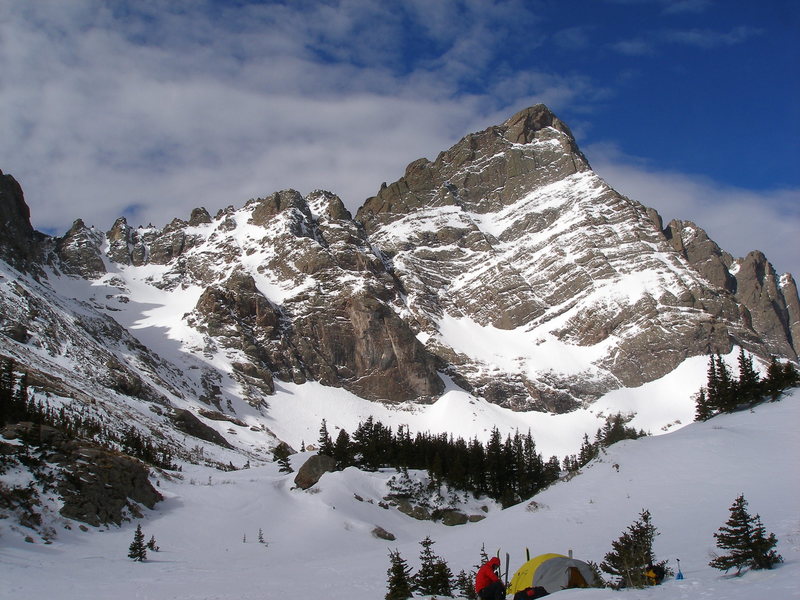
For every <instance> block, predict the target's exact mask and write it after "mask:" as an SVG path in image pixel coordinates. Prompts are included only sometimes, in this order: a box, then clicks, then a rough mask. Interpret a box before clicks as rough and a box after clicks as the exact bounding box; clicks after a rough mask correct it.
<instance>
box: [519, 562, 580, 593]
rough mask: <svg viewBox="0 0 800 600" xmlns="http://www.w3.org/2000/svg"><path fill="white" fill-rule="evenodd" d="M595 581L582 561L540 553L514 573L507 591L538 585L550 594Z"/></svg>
mask: <svg viewBox="0 0 800 600" xmlns="http://www.w3.org/2000/svg"><path fill="white" fill-rule="evenodd" d="M570 554H572V553H571V552H570ZM595 583H596V581H595V575H594V573H593V572H592V569H591V568H590V567H589V565H588V564H587V563H585V562H584V561H582V560H577V559H574V558H572V557H569V556H564V555H563V554H541V555H539V556H537V557H535V558H532V559H530V560H529V561H528V562H526V563H525V564H524V565H522V566H521V567H520V568H519V569H518V570H517V572H516V573H514V577H512V578H511V583H510V584H509V590H508V592H509V593H510V594H516V593H517V592H519V591H520V590H524V589H525V588H528V587H536V586H540V587H543V588H544V589H545V590H547V593H548V594H552V593H553V592H558V591H560V590H565V589H570V588H585V587H592V586H593V585H594V584H595Z"/></svg>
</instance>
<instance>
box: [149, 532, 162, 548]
mask: <svg viewBox="0 0 800 600" xmlns="http://www.w3.org/2000/svg"><path fill="white" fill-rule="evenodd" d="M147 549H148V550H152V551H153V552H158V551H159V550H161V548H159V547H158V544H156V536H154V535H151V536H150V539H149V540H148V541H147Z"/></svg>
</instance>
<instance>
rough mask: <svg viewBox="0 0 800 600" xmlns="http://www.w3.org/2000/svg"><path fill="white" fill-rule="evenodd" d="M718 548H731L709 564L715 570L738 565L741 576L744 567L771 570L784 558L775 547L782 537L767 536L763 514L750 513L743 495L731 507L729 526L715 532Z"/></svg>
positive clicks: (726, 524) (737, 572)
mask: <svg viewBox="0 0 800 600" xmlns="http://www.w3.org/2000/svg"><path fill="white" fill-rule="evenodd" d="M714 537H715V538H716V540H717V547H718V548H721V549H723V550H728V553H727V554H723V555H722V556H716V557H714V559H713V560H711V562H709V563H708V564H709V565H710V566H712V567H714V568H715V569H719V570H721V571H728V570H729V569H732V568H736V574H737V575H739V574H740V573H741V572H742V569H743V568H744V567H751V568H753V569H771V568H772V566H773V565H775V564H777V563H779V562H782V561H783V558H782V557H781V556H780V555H779V554H777V553H776V552H775V551H774V550H773V548H774V547H775V546H776V545H777V543H778V540H777V538H776V537H775V534H773V533H770V534H769V535H766V532H765V529H764V526H763V525H762V523H761V517H759V516H758V515H756V516H755V517H752V516H751V515H750V513H748V512H747V500H745V499H744V494H740V495H739V496H738V497H737V498H736V500H734V501H733V504H732V505H731V507H730V516H729V517H728V520H727V521H726V523H725V525H723V526H722V527H720V528H719V530H718V531H717V533H715V534H714Z"/></svg>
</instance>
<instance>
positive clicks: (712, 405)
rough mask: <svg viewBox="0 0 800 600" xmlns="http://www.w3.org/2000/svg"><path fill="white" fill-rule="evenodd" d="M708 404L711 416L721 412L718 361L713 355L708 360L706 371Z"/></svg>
mask: <svg viewBox="0 0 800 600" xmlns="http://www.w3.org/2000/svg"><path fill="white" fill-rule="evenodd" d="M706 402H707V406H708V412H709V413H710V415H715V414H716V413H718V412H719V410H720V399H719V376H718V375H717V359H716V357H715V356H713V355H712V356H710V357H709V358H708V370H707V371H706Z"/></svg>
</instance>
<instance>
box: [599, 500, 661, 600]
mask: <svg viewBox="0 0 800 600" xmlns="http://www.w3.org/2000/svg"><path fill="white" fill-rule="evenodd" d="M657 535H660V534H659V533H658V532H657V531H656V528H655V526H654V525H653V523H652V522H651V520H650V511H648V510H642V512H641V513H640V515H639V520H637V521H635V522H634V523H633V524H632V525H629V526H628V530H627V531H626V532H623V534H622V535H621V536H620V537H619V539H617V540H616V541H614V542H612V543H611V547H612V551H611V552H609V553H607V554H606V555H605V557H604V560H603V562H602V563H601V564H600V568H601V569H602V570H603V571H604V572H606V573H608V574H610V575H614V576H616V577H617V578H618V581H617V584H616V586H617V587H637V588H640V587H645V586H646V585H647V577H646V576H645V571H646V570H647V567H648V566H649V565H653V564H660V565H662V566H663V564H664V562H662V563H655V562H654V557H653V540H654V539H655V537H656V536H657Z"/></svg>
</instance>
